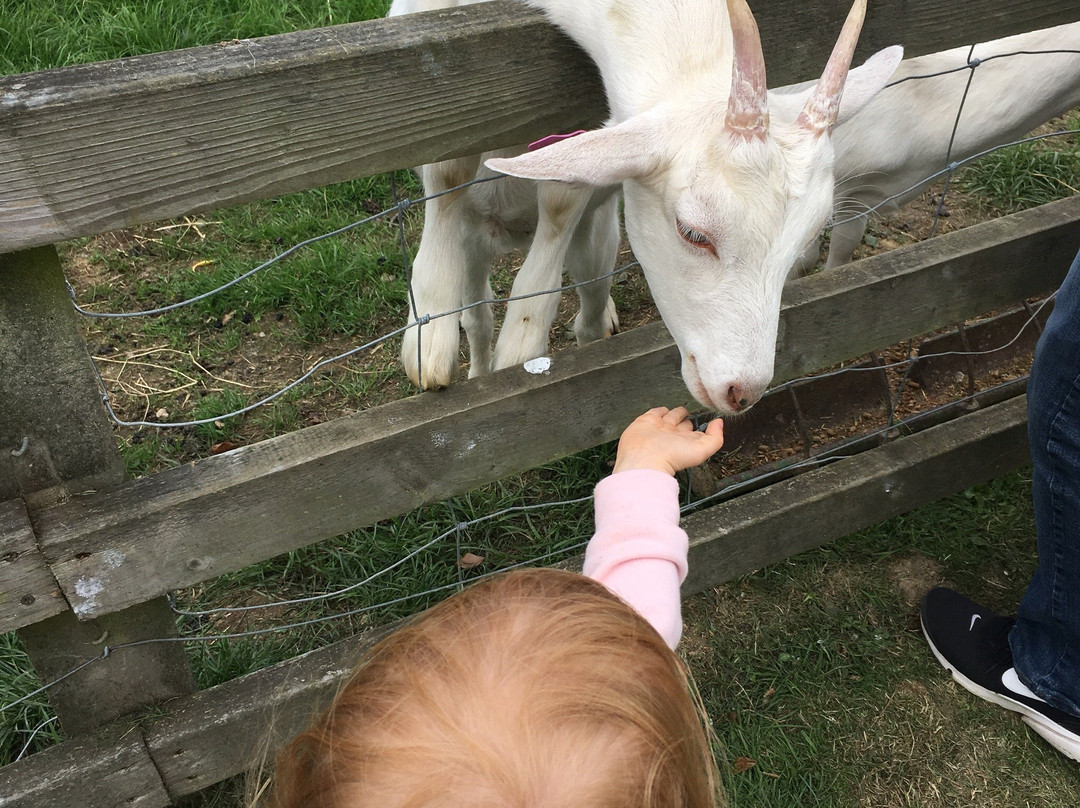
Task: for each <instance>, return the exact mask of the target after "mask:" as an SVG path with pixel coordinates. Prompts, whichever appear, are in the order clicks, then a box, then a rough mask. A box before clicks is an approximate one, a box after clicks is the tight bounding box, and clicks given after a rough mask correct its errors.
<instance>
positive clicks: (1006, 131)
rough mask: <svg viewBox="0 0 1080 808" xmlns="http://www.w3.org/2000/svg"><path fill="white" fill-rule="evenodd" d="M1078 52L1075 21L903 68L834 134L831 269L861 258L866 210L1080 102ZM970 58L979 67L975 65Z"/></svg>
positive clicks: (880, 207) (907, 195) (887, 206)
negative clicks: (856, 253) (858, 254)
mask: <svg viewBox="0 0 1080 808" xmlns="http://www.w3.org/2000/svg"><path fill="white" fill-rule="evenodd" d="M1021 51H1027V52H1026V53H1020V52H1021ZM1054 51H1057V52H1054ZM1068 51H1072V52H1068ZM1078 51H1080V22H1074V23H1069V24H1068V25H1059V26H1056V27H1054V28H1046V29H1042V30H1038V31H1031V32H1029V33H1025V34H1018V35H1016V36H1010V37H1005V38H1004V39H996V40H993V41H991V42H983V43H981V44H979V45H976V46H975V47H974V49H972V47H971V46H970V45H965V46H964V47H960V48H953V49H951V50H947V51H941V52H939V53H932V54H928V55H926V56H918V57H916V58H914V59H905V60H904V61H902V62H901V63H900V66H899V67H898V68H897V70H896V72H895V73H894V74H893V77H892V79H891V80H890V85H889V86H888V87H886V88H885V89H884V90H883V91H882V92H881V93H879V94H878V95H877V96H876V97H875V98H874V99H873V100H872V101H871V102H870V103H869V104H867V105H866V106H865V107H864V108H863V110H862V111H861V112H860V113H859V114H858V115H856V116H855V117H853V118H852V119H851V120H848V121H847V122H845V123H844V124H843V125H842V126H838V127H837V128H836V130H835V132H834V133H833V149H834V150H835V152H836V158H835V171H836V176H837V185H836V197H835V198H836V203H835V206H836V211H835V213H834V219H835V221H836V224H835V225H834V226H833V229H832V234H831V236H830V240H829V256H828V259H827V261H826V264H825V267H826V268H827V269H831V268H832V267H836V266H839V265H841V264H844V263H847V262H848V261H850V260H851V256H852V254H853V253H854V251H855V248H856V247H858V245H859V243H860V242H861V241H862V238H863V235H864V234H865V232H866V226H867V214H866V213H865V211H867V210H869V209H871V208H873V209H874V211H875V212H877V213H892V212H895V211H896V210H898V209H899V208H900V206H902V205H904V204H905V203H907V202H909V201H911V200H912V199H914V198H915V197H916V196H918V195H919V193H921V192H922V191H923V189H925V187H926V186H927V185H928V184H929V182H930V180H927V177H930V176H931V175H934V174H936V173H938V172H940V171H941V170H942V169H944V168H946V162H947V161H949V162H953V161H960V160H966V159H967V158H969V157H972V156H974V155H977V154H980V153H982V152H983V151H985V150H987V149H990V148H992V147H994V146H999V145H1003V144H1006V143H1010V142H1012V141H1014V140H1017V139H1018V138H1020V137H1021V136H1023V135H1025V134H1027V133H1028V132H1030V131H1031V130H1032V129H1034V128H1035V127H1037V126H1039V125H1040V124H1042V123H1045V122H1046V121H1048V120H1050V119H1051V118H1054V117H1056V116H1058V115H1061V114H1063V113H1065V112H1067V111H1069V110H1071V109H1073V108H1075V107H1076V106H1078V105H1080V52H1078ZM969 57H970V60H971V63H972V64H974V65H975V66H974V67H973V68H965V66H966V65H968V64H969ZM958 68H960V69H958ZM971 69H974V71H975V74H974V76H971V79H972V81H971V87H970V90H969V91H968V94H967V97H966V98H965V99H964V106H963V111H962V114H961V116H960V120H959V123H958V124H957V121H956V116H957V111H958V110H959V109H960V101H961V98H963V95H964V88H965V85H967V83H968V78H969V72H970V70H971ZM943 71H953V72H943ZM805 89H806V88H805V85H797V86H795V87H792V88H790V91H791V92H799V91H804V90H805ZM785 91H788V90H780V92H785ZM844 112H845V110H844V107H843V105H841V114H844ZM954 124H957V128H956V136H955V140H954V142H953V144H952V151H951V153H950V152H949V140H950V138H951V137H952V134H953V126H954ZM946 155H949V156H948V158H946ZM816 260H817V250H816V249H814V250H812V251H811V252H809V253H808V254H807V257H806V260H805V261H803V262H802V264H803V266H805V267H807V268H808V267H810V266H813V264H814V263H815V262H816Z"/></svg>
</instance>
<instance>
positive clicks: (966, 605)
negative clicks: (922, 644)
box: [922, 587, 1080, 761]
mask: <svg viewBox="0 0 1080 808" xmlns="http://www.w3.org/2000/svg"><path fill="white" fill-rule="evenodd" d="M1014 623H1016V618H1014V617H1002V616H1001V615H997V614H994V613H993V612H991V611H990V610H989V609H985V608H983V607H982V606H980V605H979V604H978V603H975V602H974V601H972V600H970V599H968V598H966V597H964V596H963V595H961V594H960V593H959V592H954V591H952V590H951V589H945V588H943V587H935V588H934V589H931V590H930V591H929V592H927V593H926V597H925V598H923V604H922V630H923V634H924V635H925V636H926V641H927V642H928V643H930V650H931V651H933V652H934V656H936V657H937V659H938V662H940V663H941V664H942V665H943V666H944V667H945V668H946V669H947V670H949V671H950V672H951V673H952V675H953V679H955V680H956V681H957V682H959V683H960V684H961V685H962V686H963V687H965V688H966V689H968V690H970V691H971V692H972V693H974V694H975V695H976V696H980V697H981V698H984V699H986V700H987V701H992V702H994V704H998V705H1001V706H1002V707H1004V708H1005V709H1007V710H1014V711H1015V712H1018V713H1020V715H1021V716H1023V720H1024V723H1026V724H1027V725H1028V726H1029V727H1031V728H1032V729H1033V730H1035V732H1037V733H1038V734H1039V735H1041V736H1042V737H1043V738H1045V739H1046V742H1047V743H1049V744H1050V745H1051V746H1052V747H1054V748H1055V749H1057V750H1058V751H1059V752H1061V753H1062V754H1064V755H1066V756H1067V757H1070V758H1072V759H1073V760H1076V761H1080V717H1077V716H1075V715H1070V714H1068V713H1065V712H1062V711H1061V710H1059V709H1057V708H1056V707H1053V706H1051V705H1050V704H1047V703H1046V702H1045V701H1044V700H1043V699H1041V698H1039V697H1038V696H1037V695H1035V694H1034V693H1033V692H1031V690H1029V689H1028V688H1027V687H1026V686H1025V685H1024V684H1023V683H1022V682H1021V681H1020V679H1019V678H1018V677H1017V675H1016V670H1015V669H1014V668H1013V660H1012V651H1011V650H1010V649H1009V629H1011V628H1012V627H1013V624H1014Z"/></svg>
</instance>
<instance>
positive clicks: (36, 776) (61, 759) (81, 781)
mask: <svg viewBox="0 0 1080 808" xmlns="http://www.w3.org/2000/svg"><path fill="white" fill-rule="evenodd" d="M172 803H173V801H172V799H171V798H170V797H169V795H168V793H167V792H166V791H165V787H164V785H163V783H162V781H161V777H160V776H159V775H158V772H157V769H156V768H154V763H153V761H152V760H151V759H150V753H149V751H148V750H147V748H146V744H145V743H143V738H142V734H141V733H140V732H139V730H138V729H137V728H134V727H116V728H112V729H110V730H108V731H106V732H104V733H102V734H100V735H95V736H92V737H89V738H82V739H77V740H70V741H65V742H64V743H62V744H59V745H58V746H54V747H51V748H49V749H46V750H44V751H43V752H39V753H38V754H36V755H31V756H30V757H28V758H25V759H23V760H20V761H19V762H18V763H12V764H11V765H9V766H5V767H4V768H2V769H0V806H2V808H46V806H48V808H75V806H79V808H117V807H118V806H123V807H124V808H163V807H164V806H167V805H172Z"/></svg>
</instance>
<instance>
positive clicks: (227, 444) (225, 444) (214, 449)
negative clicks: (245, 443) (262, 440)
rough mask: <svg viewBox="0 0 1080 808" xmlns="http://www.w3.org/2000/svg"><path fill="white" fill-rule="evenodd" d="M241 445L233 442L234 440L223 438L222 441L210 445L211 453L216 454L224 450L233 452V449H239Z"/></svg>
mask: <svg viewBox="0 0 1080 808" xmlns="http://www.w3.org/2000/svg"><path fill="white" fill-rule="evenodd" d="M239 448H240V445H239V444H237V443H233V442H232V441H228V440H223V441H221V442H220V443H215V444H214V445H213V446H211V447H210V454H212V455H216V454H221V453H222V452H231V451H232V450H233V449H239Z"/></svg>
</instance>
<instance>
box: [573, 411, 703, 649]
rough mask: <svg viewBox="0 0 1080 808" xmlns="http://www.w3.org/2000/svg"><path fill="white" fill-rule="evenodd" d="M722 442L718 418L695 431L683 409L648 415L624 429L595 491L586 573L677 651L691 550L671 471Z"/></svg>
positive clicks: (695, 461) (700, 458)
mask: <svg viewBox="0 0 1080 808" xmlns="http://www.w3.org/2000/svg"><path fill="white" fill-rule="evenodd" d="M723 443H724V434H723V422H722V421H721V420H720V419H715V420H713V421H712V422H711V423H710V424H709V426H708V428H707V429H706V431H705V432H698V431H696V430H695V429H694V426H693V424H692V423H691V422H690V420H689V419H688V413H687V411H686V409H685V408H682V407H679V408H678V409H675V410H668V409H667V408H666V407H658V408H656V409H652V410H649V411H648V412H647V413H645V414H644V415H642V416H640V417H638V418H637V419H636V420H635V421H634V422H633V423H632V424H630V426H628V427H627V428H626V430H625V431H624V432H623V434H622V437H621V438H620V439H619V450H618V454H617V455H616V459H615V469H614V471H613V472H612V474H611V476H610V477H607V478H606V479H604V480H602V481H601V482H600V484H599V485H597V487H596V499H595V507H596V534H595V535H594V536H593V538H592V541H590V542H589V547H588V549H587V550H586V551H585V567H584V570H583V572H584V573H585V574H586V575H588V576H589V577H590V578H595V579H596V580H598V581H600V582H601V583H603V584H604V585H605V586H606V587H607V588H608V589H610V590H611V591H612V592H614V593H615V594H616V595H618V596H619V597H621V598H622V599H623V600H625V601H626V602H627V603H629V604H630V605H631V606H633V607H634V609H636V610H637V612H638V613H639V614H641V615H642V616H643V617H644V618H645V619H646V620H648V621H649V622H650V623H651V624H652V625H653V627H654V628H656V630H657V631H658V632H659V633H660V635H661V636H662V637H663V638H664V640H665V641H666V642H667V643H668V645H669V646H671V647H672V648H674V647H675V644H676V643H677V642H678V641H679V636H680V635H681V633H682V615H681V608H680V606H681V604H680V599H679V585H680V584H681V583H682V581H683V579H685V578H686V554H687V548H688V540H687V537H686V532H685V531H684V530H683V529H682V528H680V527H679V486H678V483H676V482H675V479H674V474H675V472H676V471H678V470H680V469H684V468H689V467H690V466H696V465H698V464H699V463H703V462H704V461H705V460H707V459H708V458H709V457H710V456H711V455H713V454H714V453H715V452H716V451H718V450H719V449H720V447H721V446H722V445H723Z"/></svg>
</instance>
